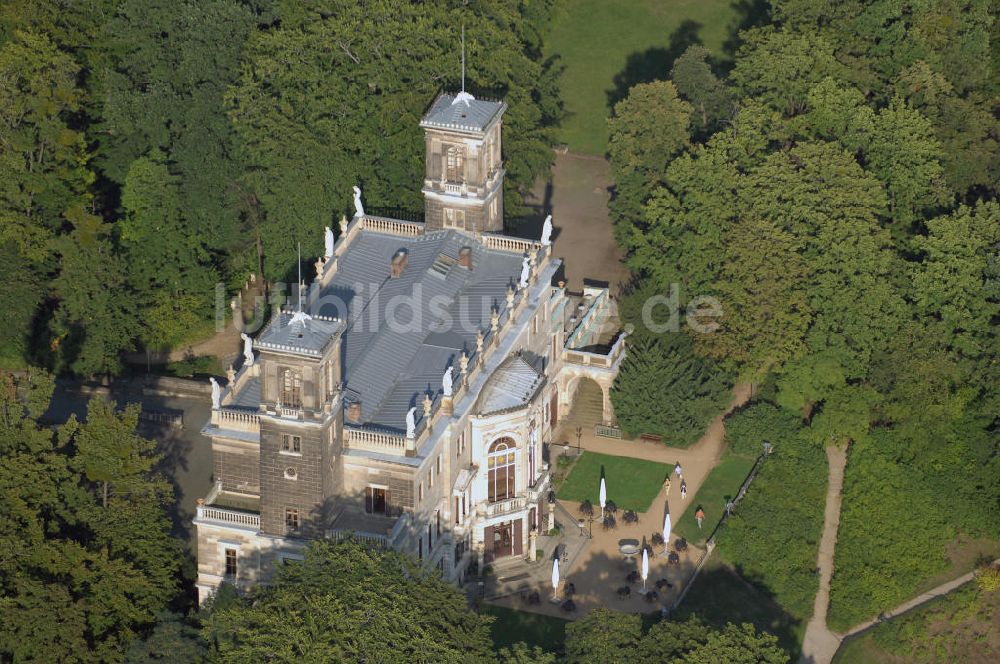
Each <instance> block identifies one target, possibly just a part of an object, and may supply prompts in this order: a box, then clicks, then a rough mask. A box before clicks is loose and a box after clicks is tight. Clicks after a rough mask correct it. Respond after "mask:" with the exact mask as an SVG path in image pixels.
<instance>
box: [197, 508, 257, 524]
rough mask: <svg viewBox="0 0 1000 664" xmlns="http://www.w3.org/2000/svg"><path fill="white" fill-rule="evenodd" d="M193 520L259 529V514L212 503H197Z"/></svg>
mask: <svg viewBox="0 0 1000 664" xmlns="http://www.w3.org/2000/svg"><path fill="white" fill-rule="evenodd" d="M195 521H196V522H202V521H214V522H216V523H220V524H226V525H231V526H239V527H241V528H252V529H254V530H260V514H252V513H250V512H240V511H238V510H230V509H226V508H224V507H214V506H212V505H199V506H198V508H197V515H196V517H195Z"/></svg>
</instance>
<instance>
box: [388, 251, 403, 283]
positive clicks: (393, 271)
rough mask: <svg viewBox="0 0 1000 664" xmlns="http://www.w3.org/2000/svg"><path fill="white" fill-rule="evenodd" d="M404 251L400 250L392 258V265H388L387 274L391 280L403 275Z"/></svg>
mask: <svg viewBox="0 0 1000 664" xmlns="http://www.w3.org/2000/svg"><path fill="white" fill-rule="evenodd" d="M406 259H407V255H406V250H405V249H400V250H399V251H397V252H396V253H395V254H394V255H393V257H392V263H391V264H390V265H389V274H390V275H391V276H392V278H393V279H396V278H398V277H399V276H400V275H401V274H403V270H404V269H405V268H406Z"/></svg>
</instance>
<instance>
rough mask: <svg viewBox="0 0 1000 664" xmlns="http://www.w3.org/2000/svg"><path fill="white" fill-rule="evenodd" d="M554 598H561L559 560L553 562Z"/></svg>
mask: <svg viewBox="0 0 1000 664" xmlns="http://www.w3.org/2000/svg"><path fill="white" fill-rule="evenodd" d="M552 596H553V597H555V598H558V597H559V559H558V558H555V559H554V560H553V561H552Z"/></svg>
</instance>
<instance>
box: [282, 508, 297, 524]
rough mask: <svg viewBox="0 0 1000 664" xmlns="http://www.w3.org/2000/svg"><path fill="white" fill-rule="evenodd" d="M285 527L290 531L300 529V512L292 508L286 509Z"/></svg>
mask: <svg viewBox="0 0 1000 664" xmlns="http://www.w3.org/2000/svg"><path fill="white" fill-rule="evenodd" d="M285 527H286V528H288V529H289V530H298V529H299V511H298V510H297V509H294V508H292V507H288V508H286V509H285Z"/></svg>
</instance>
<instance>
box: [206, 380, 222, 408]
mask: <svg viewBox="0 0 1000 664" xmlns="http://www.w3.org/2000/svg"><path fill="white" fill-rule="evenodd" d="M208 380H209V382H211V383H212V410H219V408H220V407H221V405H220V404H221V401H222V388H221V387H219V381H217V380H215V376H209V378H208Z"/></svg>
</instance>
